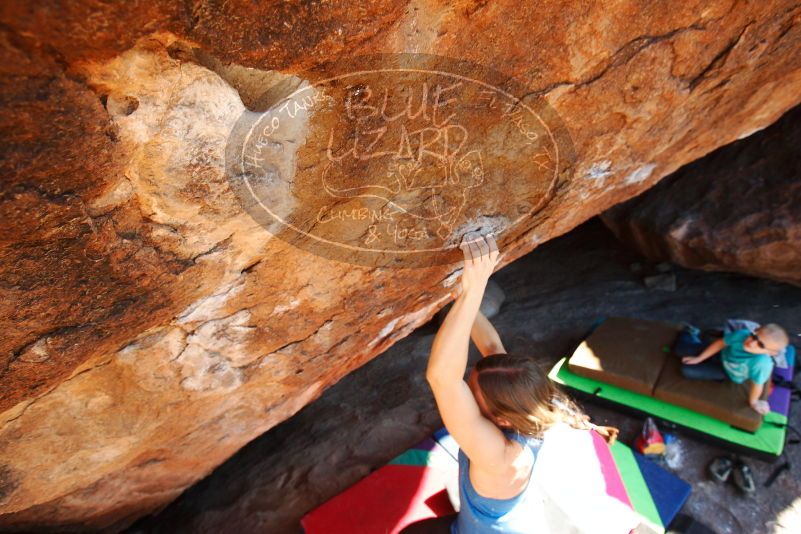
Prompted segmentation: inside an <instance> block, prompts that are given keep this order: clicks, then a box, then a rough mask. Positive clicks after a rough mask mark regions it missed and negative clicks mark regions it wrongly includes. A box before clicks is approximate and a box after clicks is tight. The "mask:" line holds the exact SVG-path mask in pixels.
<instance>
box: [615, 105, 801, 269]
mask: <svg viewBox="0 0 801 534" xmlns="http://www.w3.org/2000/svg"><path fill="white" fill-rule="evenodd" d="M799 147H801V107H796V108H794V109H793V110H791V111H789V112H788V113H787V114H786V115H784V116H783V117H782V118H781V119H780V120H779V121H778V122H776V123H775V124H773V125H772V126H770V127H769V128H767V129H765V130H764V131H761V132H759V133H757V134H754V135H752V136H750V137H748V138H747V139H743V140H741V141H737V142H736V143H732V144H731V145H728V146H725V147H723V148H720V149H718V150H716V151H715V152H713V153H712V154H709V155H708V156H706V157H704V158H702V159H700V160H698V161H695V162H693V163H691V164H689V165H687V166H686V167H684V168H682V169H681V170H679V171H678V172H676V173H675V174H673V175H671V176H669V177H667V178H665V179H664V180H662V181H661V182H660V183H659V184H657V185H656V186H655V187H653V188H652V189H650V190H649V191H647V192H646V193H644V194H642V195H640V196H638V197H637V198H634V199H631V200H629V201H627V202H624V203H622V204H620V205H619V206H615V207H614V208H612V209H610V210H609V211H607V212H606V213H605V214H604V215H603V216H602V218H603V220H604V222H605V223H606V224H607V226H609V227H610V228H611V229H612V230H613V231H614V232H615V234H616V235H617V237H618V238H619V239H621V240H622V241H624V242H626V243H629V244H630V245H632V246H634V247H635V248H636V249H638V250H639V251H640V252H642V253H643V254H645V255H646V256H648V257H649V258H650V259H652V260H655V261H663V260H669V261H672V262H675V263H679V264H681V265H684V266H686V267H692V268H696V269H705V270H712V271H735V272H741V273H746V274H750V275H753V276H760V277H765V278H772V279H774V280H779V281H783V282H788V283H791V284H795V285H801V269H800V268H799V265H801V181H799V178H801V150H800V149H799Z"/></svg>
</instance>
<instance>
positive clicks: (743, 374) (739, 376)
mask: <svg viewBox="0 0 801 534" xmlns="http://www.w3.org/2000/svg"><path fill="white" fill-rule="evenodd" d="M750 335H751V331H750V330H748V329H745V328H743V329H741V330H735V331H734V332H730V333H728V334H726V335H724V336H723V342H724V343H726V346H725V347H724V348H723V350H722V351H721V353H720V356H721V360H722V361H723V369H725V370H726V374H727V375H729V378H730V379H731V381H732V382H734V383H736V384H741V383H743V382H745V381H746V380H748V379H749V378H750V379H751V380H752V381H753V382H754V383H755V384H764V383H765V382H767V381H768V379H769V378H770V374H771V372H772V371H773V358H771V357H770V356H769V355H767V354H753V353H751V352H748V351H746V350H745V348H743V343H745V340H746V339H748V336H750Z"/></svg>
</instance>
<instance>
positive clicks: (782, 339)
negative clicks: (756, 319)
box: [760, 323, 790, 347]
mask: <svg viewBox="0 0 801 534" xmlns="http://www.w3.org/2000/svg"><path fill="white" fill-rule="evenodd" d="M760 330H761V331H762V333H763V334H765V337H766V338H768V339H770V340H771V341H772V342H773V343H775V344H777V345H781V346H782V347H786V346H787V345H788V344H789V343H790V337H789V336H788V335H787V332H786V331H785V330H784V328H782V327H781V326H779V325H777V324H776V323H768V324H766V325H764V326H762V327H761V328H760Z"/></svg>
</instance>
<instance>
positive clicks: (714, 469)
mask: <svg viewBox="0 0 801 534" xmlns="http://www.w3.org/2000/svg"><path fill="white" fill-rule="evenodd" d="M733 468H734V461H732V459H731V458H729V457H728V456H718V457H717V458H715V459H714V460H712V461H711V462H709V466H708V467H707V470H708V471H709V474H710V475H711V476H712V478H714V479H715V480H717V481H718V482H726V481H727V480H728V479H729V475H731V472H732V469H733Z"/></svg>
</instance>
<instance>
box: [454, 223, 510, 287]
mask: <svg viewBox="0 0 801 534" xmlns="http://www.w3.org/2000/svg"><path fill="white" fill-rule="evenodd" d="M459 248H461V249H462V252H464V270H463V271H462V290H463V292H465V293H467V292H469V291H480V292H481V293H482V294H483V292H484V289H485V288H486V286H487V280H489V277H490V276H491V275H492V273H493V271H494V270H495V266H496V265H497V264H498V257H499V256H500V252H499V251H498V244H497V243H496V242H495V238H494V237H492V234H488V235H487V236H486V237H484V236H481V235H479V234H467V235H465V236H464V237H463V238H462V244H461V245H459Z"/></svg>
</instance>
